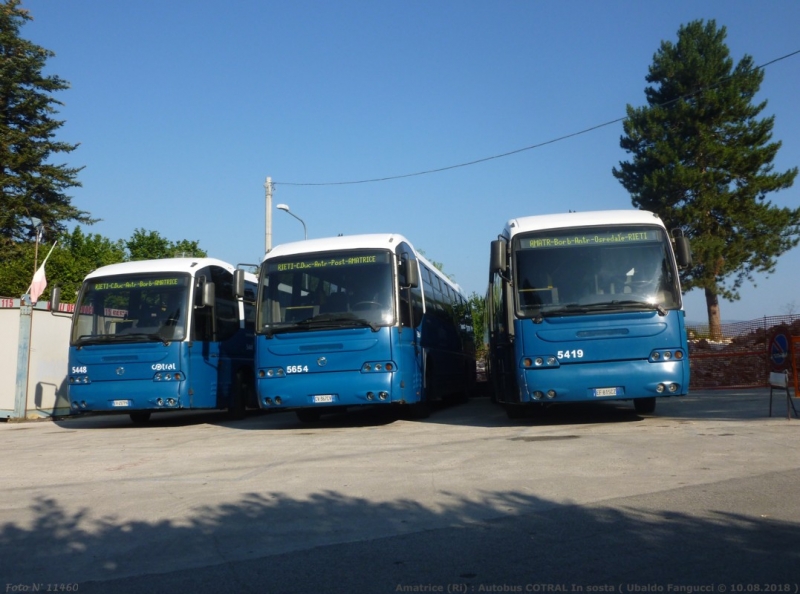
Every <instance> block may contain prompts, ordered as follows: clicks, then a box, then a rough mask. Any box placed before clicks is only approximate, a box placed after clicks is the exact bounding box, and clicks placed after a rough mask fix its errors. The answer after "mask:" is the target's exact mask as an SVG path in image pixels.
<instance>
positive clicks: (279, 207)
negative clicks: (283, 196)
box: [275, 204, 308, 239]
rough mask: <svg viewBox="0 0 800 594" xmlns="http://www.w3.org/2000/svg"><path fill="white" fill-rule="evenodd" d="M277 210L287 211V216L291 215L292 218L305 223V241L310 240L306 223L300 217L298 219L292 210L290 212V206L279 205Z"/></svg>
mask: <svg viewBox="0 0 800 594" xmlns="http://www.w3.org/2000/svg"><path fill="white" fill-rule="evenodd" d="M275 208H277V209H278V210H283V211H285V212H286V213H287V214H290V215H292V216H293V217H294V218H296V219H297V220H298V221H300V222H301V223H303V235H304V237H303V239H308V231H306V223H305V221H303V219H301V218H300V217H298V216H297V215H296V214H294V213H293V212H292V211H290V210H289V205H288V204H278V205H277V206H276V207H275Z"/></svg>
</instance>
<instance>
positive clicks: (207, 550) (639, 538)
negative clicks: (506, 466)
mask: <svg viewBox="0 0 800 594" xmlns="http://www.w3.org/2000/svg"><path fill="white" fill-rule="evenodd" d="M789 479H791V480H789ZM754 480H756V479H754ZM757 480H759V481H761V482H762V483H764V484H765V486H766V485H767V484H769V488H767V489H766V491H765V492H766V493H772V492H773V490H774V491H776V492H777V491H779V490H781V489H782V488H786V487H789V486H790V485H796V483H797V480H798V477H797V476H793V477H789V478H787V477H786V476H785V474H784V475H777V474H776V475H769V476H767V477H758V478H757ZM729 491H734V493H729ZM735 491H736V490H735V489H732V488H731V485H727V486H726V485H724V484H721V485H710V486H709V485H704V486H701V487H695V488H687V489H684V490H680V491H679V492H678V493H677V494H675V493H673V494H672V496H671V497H670V498H669V499H665V498H663V497H662V496H661V495H662V494H655V495H643V496H638V497H634V498H628V499H627V500H626V502H625V505H624V506H614V505H613V504H601V505H591V506H577V505H572V504H564V503H556V502H552V501H546V500H542V499H540V498H538V497H535V496H532V495H529V494H526V493H523V492H502V493H479V494H477V496H476V497H475V498H472V499H465V498H460V499H455V500H454V501H453V503H452V504H450V505H448V506H446V507H443V508H439V509H429V508H426V507H424V506H422V505H420V504H419V503H417V502H416V501H414V500H413V499H412V498H400V499H397V500H395V501H391V502H374V501H370V500H369V499H366V498H358V497H348V496H344V495H342V494H341V493H338V492H336V491H324V492H319V493H316V494H314V495H312V496H310V497H308V498H306V499H295V498H291V497H288V496H286V495H285V494H282V493H280V492H271V493H248V494H246V495H243V496H242V497H241V499H240V500H239V501H236V502H232V503H224V504H220V505H214V506H200V507H197V508H196V509H195V510H194V515H193V516H192V517H191V518H190V519H188V520H185V521H182V522H178V521H172V520H169V519H161V520H153V521H144V520H138V521H130V520H120V519H119V518H115V517H94V516H93V514H92V512H91V510H90V509H88V508H83V509H79V510H78V511H67V509H66V507H65V506H64V505H62V504H61V503H60V502H59V500H58V498H57V497H46V498H39V499H37V500H35V501H34V502H33V503H32V505H31V509H30V511H31V512H32V514H33V518H34V519H33V522H32V525H27V526H23V525H19V524H16V523H6V524H5V525H3V526H0V556H2V559H3V570H2V574H3V575H2V578H3V579H4V582H5V583H6V584H27V585H32V584H45V585H46V584H64V585H72V584H76V585H77V586H78V588H79V589H78V591H79V592H81V593H87V592H112V591H113V592H119V593H125V592H130V593H139V592H241V591H252V592H347V593H349V594H354V593H355V594H358V593H362V592H363V593H380V592H397V591H424V590H420V589H416V590H413V589H408V590H403V589H402V588H403V587H406V586H408V587H413V586H415V585H421V584H428V585H431V586H436V588H434V589H431V590H427V591H448V587H449V590H450V591H463V592H479V591H484V592H488V591H494V592H499V591H506V592H508V591H520V592H522V591H535V592H547V591H579V590H575V589H571V588H574V586H580V587H581V588H584V589H586V588H587V587H589V586H607V585H610V586H611V587H613V589H614V591H616V592H618V593H622V594H625V593H626V592H637V591H638V592H642V591H643V590H632V589H630V587H631V586H632V585H638V586H644V585H646V584H653V585H657V586H660V587H662V588H663V590H650V591H659V592H668V591H676V590H669V589H668V586H669V585H670V584H673V585H678V586H680V585H682V586H695V587H699V586H704V587H705V586H708V585H709V584H710V585H712V587H713V588H714V589H712V590H710V591H714V592H723V590H721V589H719V586H720V585H723V584H724V585H725V586H726V587H727V588H731V586H735V585H736V584H741V585H744V587H747V584H759V587H760V588H763V587H764V586H765V585H766V584H774V585H776V586H777V585H780V587H781V588H783V584H791V586H792V589H791V590H783V589H781V590H772V591H775V592H789V591H791V592H794V591H795V588H796V586H795V583H796V580H797V575H798V562H800V526H799V525H798V524H797V523H794V522H790V521H786V520H778V519H772V518H771V517H766V516H768V515H769V514H763V513H762V514H759V513H756V511H755V509H756V508H757V509H758V510H761V511H765V510H769V511H774V510H777V509H779V506H780V505H781V503H780V500H781V499H782V498H783V497H784V494H780V496H776V497H774V498H773V497H770V496H767V498H766V499H768V500H769V501H767V502H763V501H762V502H761V503H759V505H757V506H754V505H753V501H752V500H751V499H749V498H748V496H746V495H742V496H741V497H739V498H738V499H737V495H736V493H735ZM723 496H724V497H726V498H727V499H726V500H725V501H722V499H723ZM142 505H143V508H144V509H146V502H144V501H143V502H142ZM73 509H74V508H73ZM793 511H794V512H795V513H796V512H797V511H798V509H797V506H795V509H794V510H793ZM792 517H797V515H794V516H792ZM534 584H539V585H541V587H539V589H531V588H530V586H531V585H534ZM548 584H549V585H551V586H553V585H555V586H559V587H562V586H563V587H564V588H565V590H553V589H549V590H548V589H547V585H548ZM454 585H456V586H457V587H458V588H460V589H458V590H456V589H454V587H453V586H454ZM503 585H505V586H506V589H505V590H503V589H496V588H497V587H502V586H503ZM439 587H441V588H442V589H438V588H439ZM398 588H400V589H398ZM509 588H511V589H509ZM526 588H527V589H526ZM584 591H588V590H584ZM684 591H686V590H684ZM695 591H697V590H695ZM742 591H751V590H742ZM753 591H755V590H753ZM761 591H763V590H761Z"/></svg>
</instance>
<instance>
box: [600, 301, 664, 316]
mask: <svg viewBox="0 0 800 594" xmlns="http://www.w3.org/2000/svg"><path fill="white" fill-rule="evenodd" d="M611 303H612V304H614V305H621V306H623V307H626V306H631V305H633V306H636V307H646V308H647V309H654V310H656V311H657V312H658V315H660V316H661V317H664V316H665V315H667V310H666V309H664V308H663V307H662V305H661V304H660V303H649V302H647V301H639V300H637V299H625V300H623V301H612V302H611Z"/></svg>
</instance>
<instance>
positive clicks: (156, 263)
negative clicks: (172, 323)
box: [86, 258, 255, 279]
mask: <svg viewBox="0 0 800 594" xmlns="http://www.w3.org/2000/svg"><path fill="white" fill-rule="evenodd" d="M209 265H214V266H220V267H221V268H224V269H225V270H227V271H228V272H231V273H232V272H233V271H234V270H235V269H236V267H235V266H233V265H231V264H228V263H227V262H223V261H222V260H217V259H216V258H163V259H160V260H138V261H135V262H120V263H119V264H110V265H108V266H102V267H100V268H98V269H97V270H93V271H92V272H90V273H89V274H88V275H86V278H87V279H90V278H95V277H98V276H117V275H120V274H141V273H147V272H186V273H189V274H192V275H193V274H194V273H195V272H196V271H197V270H200V269H201V268H203V267H204V266H209ZM253 278H255V277H253Z"/></svg>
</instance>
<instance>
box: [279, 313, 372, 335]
mask: <svg viewBox="0 0 800 594" xmlns="http://www.w3.org/2000/svg"><path fill="white" fill-rule="evenodd" d="M343 326H351V327H354V326H355V327H361V326H368V327H369V328H371V329H372V331H373V332H377V331H378V330H380V326H379V325H378V324H377V323H375V322H370V321H369V320H365V319H364V318H357V317H355V316H353V314H319V315H316V316H314V317H313V318H307V319H305V320H301V321H299V322H292V323H285V324H277V325H276V324H267V325H265V326H264V334H266V336H267V338H272V335H273V334H280V333H283V332H297V331H304V332H306V331H309V330H330V329H332V328H341V327H343Z"/></svg>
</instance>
